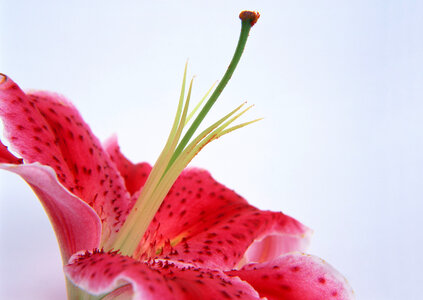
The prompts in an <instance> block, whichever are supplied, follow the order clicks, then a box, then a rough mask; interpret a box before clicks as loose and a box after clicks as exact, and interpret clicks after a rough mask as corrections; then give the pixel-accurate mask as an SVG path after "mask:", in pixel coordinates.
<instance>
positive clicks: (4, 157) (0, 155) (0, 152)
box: [0, 141, 22, 164]
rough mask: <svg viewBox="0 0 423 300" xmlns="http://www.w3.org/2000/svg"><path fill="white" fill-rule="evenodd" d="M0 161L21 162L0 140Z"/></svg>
mask: <svg viewBox="0 0 423 300" xmlns="http://www.w3.org/2000/svg"><path fill="white" fill-rule="evenodd" d="M0 163H10V164H21V163H22V159H20V158H17V157H16V156H14V155H13V154H12V153H10V152H9V150H7V147H6V146H5V145H3V143H2V142H1V141H0Z"/></svg>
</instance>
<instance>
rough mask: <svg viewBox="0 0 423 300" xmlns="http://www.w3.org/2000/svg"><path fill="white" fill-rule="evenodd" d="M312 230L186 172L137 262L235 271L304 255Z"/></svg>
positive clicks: (197, 172) (203, 174) (206, 178)
mask: <svg viewBox="0 0 423 300" xmlns="http://www.w3.org/2000/svg"><path fill="white" fill-rule="evenodd" d="M309 233H310V230H309V229H308V228H307V227H305V226H304V225H302V224H301V223H299V222H298V221H296V220H295V219H293V218H291V217H289V216H287V215H284V214H282V213H275V212H270V211H261V210H259V209H257V208H255V207H253V206H251V205H249V204H248V203H247V201H245V200H244V199H243V198H242V197H241V196H239V195H238V194H236V193H235V192H234V191H232V190H230V189H228V188H226V187H225V186H223V185H222V184H220V183H218V182H216V181H215V180H214V179H213V178H212V177H211V175H210V174H209V173H208V172H207V171H205V170H200V169H187V170H185V171H184V172H183V173H182V174H181V175H180V177H179V178H178V179H177V181H176V182H175V184H174V186H173V187H172V189H171V190H170V191H169V193H168V195H167V197H166V198H165V200H164V202H163V204H162V205H161V207H160V209H159V211H158V212H157V214H156V216H155V218H154V219H153V221H152V223H151V225H150V227H149V229H148V230H147V232H146V235H145V236H144V240H143V241H142V242H141V244H140V247H139V249H138V252H137V255H136V257H140V258H143V259H148V258H155V257H159V258H166V259H172V260H178V261H181V262H186V263H192V264H195V265H197V266H203V267H209V268H220V269H231V268H233V267H235V266H238V267H240V266H242V265H243V264H245V263H248V262H252V261H254V262H257V261H266V260H270V259H274V258H275V257H277V256H279V255H281V254H282V253H286V252H290V251H295V250H297V251H303V250H304V248H305V247H306V245H307V244H308V236H309Z"/></svg>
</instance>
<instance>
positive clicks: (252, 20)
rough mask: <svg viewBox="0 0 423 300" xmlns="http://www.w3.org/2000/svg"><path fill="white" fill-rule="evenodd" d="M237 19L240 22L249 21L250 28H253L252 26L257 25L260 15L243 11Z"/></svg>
mask: <svg viewBox="0 0 423 300" xmlns="http://www.w3.org/2000/svg"><path fill="white" fill-rule="evenodd" d="M239 18H240V19H241V20H242V21H248V20H249V21H250V24H251V27H253V26H254V24H256V23H257V20H258V19H259V18H260V13H259V12H256V11H249V10H244V11H242V12H241V13H240V14H239Z"/></svg>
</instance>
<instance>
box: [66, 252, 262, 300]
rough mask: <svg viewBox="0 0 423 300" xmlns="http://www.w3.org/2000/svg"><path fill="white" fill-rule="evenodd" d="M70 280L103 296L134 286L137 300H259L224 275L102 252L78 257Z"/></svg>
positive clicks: (236, 280)
mask: <svg viewBox="0 0 423 300" xmlns="http://www.w3.org/2000/svg"><path fill="white" fill-rule="evenodd" d="M65 273H66V275H67V276H68V277H69V279H70V280H71V281H72V282H73V283H74V284H75V285H77V286H79V287H80V288H82V289H84V290H86V291H88V292H90V293H92V294H95V295H100V294H104V293H108V292H111V291H113V290H115V289H116V288H119V287H121V288H123V292H124V293H127V284H128V283H130V284H131V285H132V289H133V293H134V298H133V299H187V300H188V299H204V300H206V299H233V298H239V299H259V297H258V294H257V292H256V291H254V289H252V288H251V286H250V285H249V284H247V283H246V282H243V281H241V280H240V279H239V278H237V277H229V276H227V275H225V274H224V273H223V272H221V271H217V270H208V269H200V268H194V267H192V266H189V265H181V264H175V263H172V262H168V261H157V262H154V261H153V262H152V263H146V262H139V261H136V260H134V259H132V258H130V257H127V256H120V255H119V254H116V253H104V252H102V251H94V252H93V253H89V252H86V253H85V254H84V255H75V256H73V257H72V258H71V261H70V263H69V265H67V266H65Z"/></svg>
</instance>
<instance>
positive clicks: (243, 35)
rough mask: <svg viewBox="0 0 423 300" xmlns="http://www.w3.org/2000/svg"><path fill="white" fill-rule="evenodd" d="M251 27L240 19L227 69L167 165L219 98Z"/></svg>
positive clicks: (240, 54)
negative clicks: (232, 54)
mask: <svg viewBox="0 0 423 300" xmlns="http://www.w3.org/2000/svg"><path fill="white" fill-rule="evenodd" d="M250 29H251V20H249V19H247V20H242V27H241V33H240V36H239V40H238V45H237V47H236V49H235V53H234V56H233V57H232V60H231V63H230V64H229V67H228V69H227V70H226V72H225V74H224V75H223V78H222V80H221V81H220V82H219V84H218V86H217V87H216V89H215V90H214V92H213V94H212V95H211V96H210V98H209V100H208V101H207V103H206V104H205V105H204V107H203V109H202V110H201V111H200V113H199V114H198V116H197V117H196V118H195V120H194V121H193V122H192V125H191V127H190V128H189V129H188V130H187V132H186V133H185V135H184V137H183V138H182V140H181V142H180V143H179V145H178V147H177V148H176V150H175V152H174V153H173V156H172V158H171V159H170V161H169V164H168V169H169V167H170V166H171V165H172V164H173V163H174V162H175V160H176V159H177V158H178V156H179V155H180V154H181V152H182V151H183V150H184V148H185V146H186V145H187V144H188V142H189V141H190V139H191V138H192V136H193V135H194V133H195V131H196V130H197V128H198V127H199V126H200V124H201V122H202V121H203V119H204V117H205V116H206V115H207V113H208V112H209V111H210V109H211V107H212V106H213V104H214V103H215V102H216V100H217V98H219V96H220V94H221V93H222V91H223V89H224V88H225V87H226V85H227V84H228V82H229V80H230V79H231V77H232V74H233V73H234V71H235V69H236V67H237V65H238V62H239V60H240V59H241V56H242V53H243V52H244V48H245V44H246V43H247V39H248V34H249V32H250Z"/></svg>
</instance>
